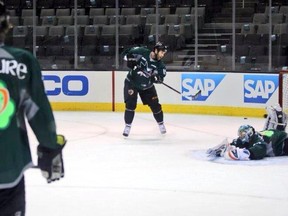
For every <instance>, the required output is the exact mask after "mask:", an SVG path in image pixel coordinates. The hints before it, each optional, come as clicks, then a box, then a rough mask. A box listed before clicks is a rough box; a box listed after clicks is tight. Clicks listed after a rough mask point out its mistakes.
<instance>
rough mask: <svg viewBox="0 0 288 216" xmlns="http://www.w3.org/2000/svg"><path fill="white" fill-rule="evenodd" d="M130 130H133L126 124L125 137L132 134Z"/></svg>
mask: <svg viewBox="0 0 288 216" xmlns="http://www.w3.org/2000/svg"><path fill="white" fill-rule="evenodd" d="M130 130H131V125H130V124H126V125H125V128H124V131H123V136H125V137H128V136H129V133H130Z"/></svg>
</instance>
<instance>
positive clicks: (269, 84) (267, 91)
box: [244, 74, 279, 104]
mask: <svg viewBox="0 0 288 216" xmlns="http://www.w3.org/2000/svg"><path fill="white" fill-rule="evenodd" d="M278 85H279V81H278V75H263V74H261V75H257V74H256V75H255V74H254V75H244V102H245V103H261V104H265V103H267V101H268V100H269V99H270V97H271V96H272V95H273V93H274V92H275V91H276V89H277V88H278Z"/></svg>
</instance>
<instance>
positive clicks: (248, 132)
mask: <svg viewBox="0 0 288 216" xmlns="http://www.w3.org/2000/svg"><path fill="white" fill-rule="evenodd" d="M254 134H255V129H254V128H253V127H252V126H251V125H241V126H240V127H239V129H238V137H239V138H240V139H241V140H242V142H249V141H250V139H251V137H252V136H253V135H254Z"/></svg>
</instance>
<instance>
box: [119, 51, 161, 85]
mask: <svg viewBox="0 0 288 216" xmlns="http://www.w3.org/2000/svg"><path fill="white" fill-rule="evenodd" d="M150 53H151V50H149V49H147V48H145V47H133V48H131V49H129V50H126V51H125V52H124V55H125V57H124V59H125V58H126V60H128V61H129V59H131V58H133V59H134V61H135V65H134V67H133V68H132V69H131V70H130V71H129V73H128V75H127V79H128V80H129V81H130V82H131V83H132V84H133V85H134V86H135V87H136V88H137V89H139V90H145V89H148V88H150V87H151V86H152V85H153V81H154V78H155V77H157V79H160V80H162V81H163V79H164V77H165V76H166V67H165V65H164V63H163V62H162V61H161V60H154V59H152V58H151V57H150Z"/></svg>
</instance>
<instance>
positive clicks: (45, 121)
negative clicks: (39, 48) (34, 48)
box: [27, 53, 58, 149]
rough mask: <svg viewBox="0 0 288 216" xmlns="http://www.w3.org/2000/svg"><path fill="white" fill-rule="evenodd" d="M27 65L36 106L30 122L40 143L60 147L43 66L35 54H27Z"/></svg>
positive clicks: (31, 94)
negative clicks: (46, 90) (44, 79)
mask: <svg viewBox="0 0 288 216" xmlns="http://www.w3.org/2000/svg"><path fill="white" fill-rule="evenodd" d="M27 58H28V59H27V63H28V64H27V65H28V67H29V70H30V71H31V73H30V74H31V77H30V80H29V82H30V83H29V85H28V86H30V89H29V94H30V97H31V100H32V101H33V104H35V105H36V106H34V107H35V108H37V109H38V110H37V111H36V112H35V114H34V115H33V117H32V118H30V119H29V124H30V126H31V128H32V130H33V132H34V133H35V135H36V137H37V139H38V141H39V144H40V145H43V146H45V147H48V148H53V149H55V148H58V145H57V143H56V125H55V120H54V116H53V113H52V109H51V106H50V103H49V101H48V98H47V95H46V92H45V88H44V83H43V80H42V73H41V68H40V66H39V63H38V61H37V60H36V59H35V58H34V56H33V55H31V54H30V53H29V55H27Z"/></svg>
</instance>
